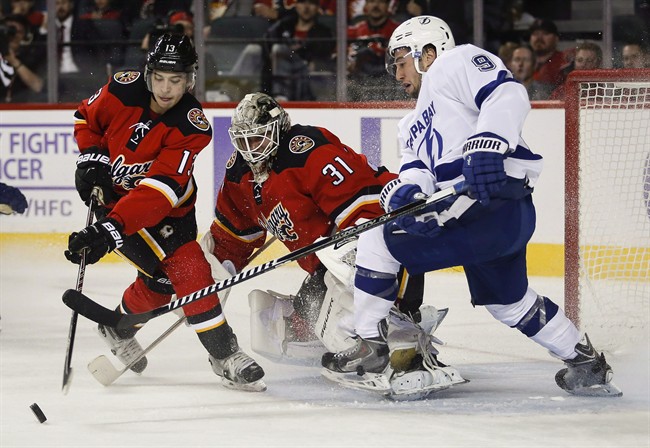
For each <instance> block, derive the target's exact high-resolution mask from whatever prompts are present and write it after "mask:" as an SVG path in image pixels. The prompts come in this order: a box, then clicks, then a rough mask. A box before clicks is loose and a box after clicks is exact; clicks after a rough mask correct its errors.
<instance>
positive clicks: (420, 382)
mask: <svg viewBox="0 0 650 448" xmlns="http://www.w3.org/2000/svg"><path fill="white" fill-rule="evenodd" d="M465 383H469V380H466V379H465V378H463V377H462V376H460V373H458V371H457V370H456V369H455V368H453V367H440V368H437V369H435V370H433V371H432V372H429V371H425V370H415V371H412V372H406V373H401V374H398V375H397V376H395V377H394V378H393V379H392V380H391V387H392V393H390V394H387V397H388V398H390V399H392V400H395V401H413V400H422V399H423V398H426V397H428V396H429V395H431V394H434V393H437V392H441V391H443V390H447V389H449V388H450V387H452V386H454V385H457V384H465Z"/></svg>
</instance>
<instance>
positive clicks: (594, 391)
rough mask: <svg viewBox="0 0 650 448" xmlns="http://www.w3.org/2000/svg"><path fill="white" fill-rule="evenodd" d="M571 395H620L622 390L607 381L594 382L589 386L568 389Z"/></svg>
mask: <svg viewBox="0 0 650 448" xmlns="http://www.w3.org/2000/svg"><path fill="white" fill-rule="evenodd" d="M567 392H569V393H570V394H571V395H577V396H580V397H622V396H623V391H622V390H621V389H619V387H618V386H617V385H616V384H614V383H612V382H609V383H607V384H594V385H593V386H590V387H579V388H576V389H573V390H568V391H567Z"/></svg>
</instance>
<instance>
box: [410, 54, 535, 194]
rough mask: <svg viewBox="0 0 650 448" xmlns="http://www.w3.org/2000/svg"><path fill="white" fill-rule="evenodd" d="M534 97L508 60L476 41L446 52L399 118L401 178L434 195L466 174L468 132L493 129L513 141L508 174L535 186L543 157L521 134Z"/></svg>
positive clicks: (481, 131) (510, 144) (424, 79)
mask: <svg viewBox="0 0 650 448" xmlns="http://www.w3.org/2000/svg"><path fill="white" fill-rule="evenodd" d="M529 111H530V101H529V100H528V94H527V93H526V88H525V87H524V86H522V85H521V84H520V83H518V82H517V81H516V80H515V79H514V78H513V77H512V74H511V73H510V71H508V69H507V68H506V67H505V65H504V64H503V62H502V61H501V60H500V59H499V58H498V57H497V56H495V55H493V54H492V53H490V52H488V51H485V50H483V49H481V48H478V47H476V46H474V45H460V46H458V47H456V48H454V49H452V50H448V51H445V52H444V53H442V54H441V55H440V56H439V57H437V58H436V60H435V61H434V62H433V64H432V65H431V66H430V67H429V69H428V70H427V72H426V73H425V74H424V75H422V86H421V89H420V94H419V97H418V100H417V104H416V107H415V109H414V110H412V111H411V112H409V114H408V115H406V116H405V117H404V118H402V120H400V122H399V136H398V138H399V144H400V148H401V151H402V162H401V168H400V178H401V179H402V180H404V181H406V182H410V183H416V184H418V185H420V187H421V188H422V190H423V192H424V193H426V194H431V193H433V192H434V191H436V190H439V189H443V188H446V187H448V186H450V185H453V184H455V183H457V182H459V181H461V180H462V179H463V177H462V174H461V171H462V165H463V160H462V148H463V144H464V143H465V141H466V140H467V138H468V137H471V136H473V135H476V134H480V133H484V132H490V133H493V134H496V135H498V136H500V137H501V138H503V139H504V140H506V141H507V142H508V147H509V153H508V157H507V158H506V160H505V162H504V165H505V169H506V172H507V174H508V176H510V177H514V178H517V179H527V181H528V185H529V186H531V187H532V186H534V184H535V182H536V180H537V178H538V177H539V174H540V172H541V170H542V158H541V156H539V155H537V154H534V153H532V152H531V151H530V150H529V149H528V147H527V146H526V144H525V143H524V141H523V140H522V138H521V130H522V127H523V125H524V120H525V118H526V115H527V114H528V112H529Z"/></svg>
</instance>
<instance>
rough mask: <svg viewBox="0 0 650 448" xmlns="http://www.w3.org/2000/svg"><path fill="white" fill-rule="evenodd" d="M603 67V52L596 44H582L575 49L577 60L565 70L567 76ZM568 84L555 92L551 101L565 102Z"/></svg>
mask: <svg viewBox="0 0 650 448" xmlns="http://www.w3.org/2000/svg"><path fill="white" fill-rule="evenodd" d="M602 66H603V50H602V49H601V48H600V46H599V45H598V44H596V43H594V42H581V43H579V44H578V45H577V46H576V48H575V58H574V60H573V61H572V62H571V63H569V64H568V66H567V68H566V69H565V70H564V73H565V75H566V76H568V74H569V73H570V72H571V71H573V70H595V69H598V68H602ZM565 86H566V84H561V85H559V86H557V87H556V88H555V90H553V92H552V93H551V95H550V97H549V99H550V100H561V101H564V95H565Z"/></svg>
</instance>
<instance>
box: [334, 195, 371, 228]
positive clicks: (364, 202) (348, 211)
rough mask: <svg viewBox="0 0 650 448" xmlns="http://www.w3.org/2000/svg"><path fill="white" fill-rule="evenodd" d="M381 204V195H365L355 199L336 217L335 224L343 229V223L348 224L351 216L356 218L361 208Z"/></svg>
mask: <svg viewBox="0 0 650 448" xmlns="http://www.w3.org/2000/svg"><path fill="white" fill-rule="evenodd" d="M377 204H379V195H378V194H372V195H364V196H361V197H358V198H357V199H355V201H354V202H352V203H351V204H350V205H348V206H347V207H345V208H344V209H343V210H341V211H340V212H339V213H338V215H337V216H336V217H334V223H335V224H336V226H337V227H341V223H344V222H346V221H347V220H349V219H350V217H351V216H354V215H355V214H356V212H357V210H359V209H360V208H365V207H368V206H369V205H377Z"/></svg>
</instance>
